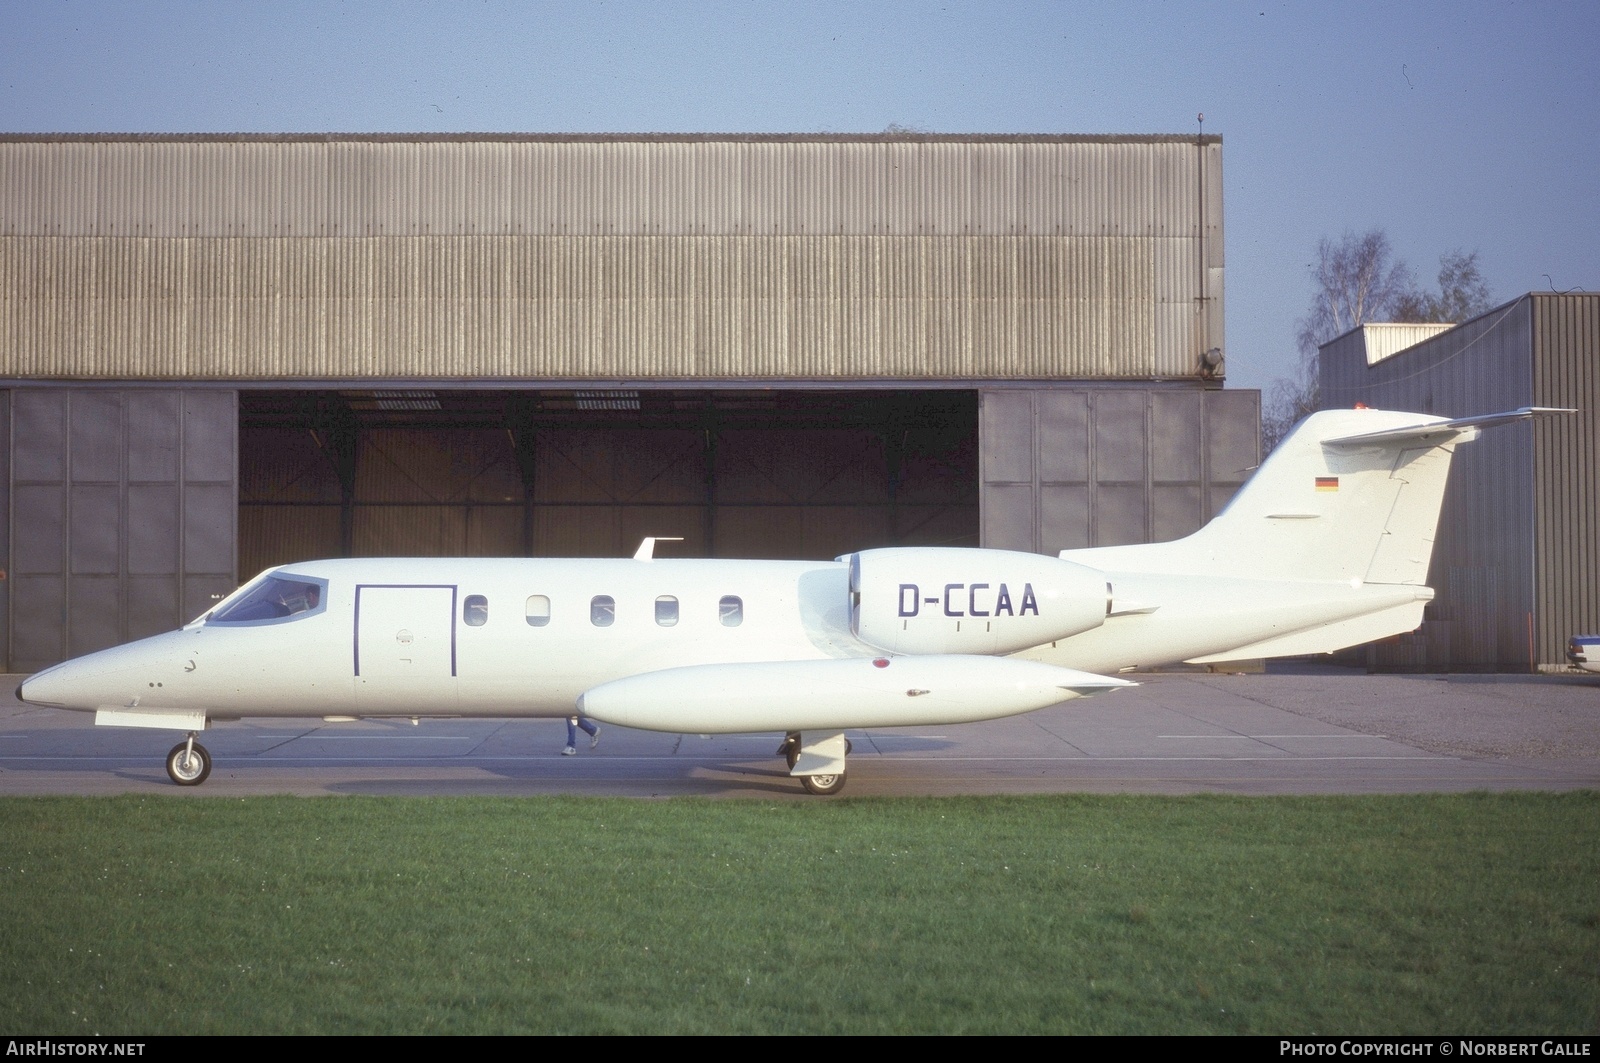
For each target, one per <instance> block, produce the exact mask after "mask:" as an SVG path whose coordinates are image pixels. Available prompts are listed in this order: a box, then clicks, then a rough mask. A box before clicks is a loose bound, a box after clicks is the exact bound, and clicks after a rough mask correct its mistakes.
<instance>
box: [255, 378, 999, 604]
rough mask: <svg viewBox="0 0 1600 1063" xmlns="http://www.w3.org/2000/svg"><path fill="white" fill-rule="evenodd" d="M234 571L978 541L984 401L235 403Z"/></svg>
mask: <svg viewBox="0 0 1600 1063" xmlns="http://www.w3.org/2000/svg"><path fill="white" fill-rule="evenodd" d="M239 407H240V465H239V568H240V570H241V572H256V571H259V570H260V569H263V568H266V567H268V566H269V565H276V564H282V563H285V562H288V561H294V560H301V559H304V558H308V557H342V556H476V557H485V556H518V555H524V556H544V557H619V556H626V555H627V554H628V553H630V552H632V550H633V549H634V548H635V547H636V546H637V545H638V543H639V541H640V539H641V538H643V537H644V536H646V535H655V536H678V537H681V538H682V539H683V542H682V543H681V544H663V545H662V546H661V547H660V552H661V554H662V556H686V557H771V558H811V557H833V556H837V555H838V554H842V553H845V552H847V551H849V550H854V549H859V548H860V547H861V545H862V544H864V543H865V544H871V545H950V546H976V545H977V544H978V475H977V454H978V420H977V408H978V401H977V395H976V394H975V393H974V392H972V391H966V390H962V391H904V392H869V391H827V392H814V391H803V392H802V391H790V390H782V391H780V390H764V391H759V390H736V389H724V390H692V389H677V388H674V389H648V388H647V389H584V390H574V391H551V390H532V391H469V390H450V391H444V390H433V389H423V388H403V389H376V390H360V391H358V390H343V391H309V390H306V391H245V392H241V393H240V397H239Z"/></svg>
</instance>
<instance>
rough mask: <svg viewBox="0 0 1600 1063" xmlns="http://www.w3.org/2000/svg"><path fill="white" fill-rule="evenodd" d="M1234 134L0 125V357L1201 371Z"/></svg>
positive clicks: (203, 362)
mask: <svg viewBox="0 0 1600 1063" xmlns="http://www.w3.org/2000/svg"><path fill="white" fill-rule="evenodd" d="M1222 249H1223V239H1222V215H1221V143H1220V139H1219V138H1216V137H1206V138H1204V139H1203V140H1200V141H1197V140H1196V139H1194V138H1177V137H1126V138H1089V137H1078V138H1073V137H1011V138H1007V137H909V138H848V137H817V138H801V137H793V138H736V137H654V138H650V137H645V138H622V137H617V138H545V139H539V138H497V139H467V138H435V139H413V140H405V139H401V138H378V137H370V138H358V137H352V138H340V139H312V138H283V139H271V138H220V137H219V138H188V139H179V138H166V139H162V138H127V139H122V140H116V139H109V138H92V137H85V138H61V139H54V140H52V139H49V138H45V137H12V138H8V139H4V140H0V375H3V376H13V377H52V376H68V375H71V376H82V377H98V378H126V377H139V378H162V379H180V378H181V379H213V380H229V379H241V378H248V379H297V378H323V379H326V378H345V379H356V378H386V379H394V378H408V377H409V378H443V377H451V376H474V377H506V378H516V377H520V378H539V379H548V380H581V379H629V380H652V379H673V378H690V377H692V378H699V379H750V378H761V379H774V380H785V379H805V380H813V379H815V380H838V379H855V378H868V377H880V378H881V377H893V378H907V379H930V378H949V377H958V378H969V379H980V378H995V379H1034V378H1049V377H1056V376H1073V377H1091V378H1109V379H1122V378H1148V377H1151V376H1157V377H1168V378H1170V377H1196V376H1198V373H1199V357H1200V354H1201V353H1202V352H1204V351H1205V350H1208V349H1209V348H1212V347H1216V348H1224V346H1225V345H1224V343H1223V335H1222V267H1223V258H1222Z"/></svg>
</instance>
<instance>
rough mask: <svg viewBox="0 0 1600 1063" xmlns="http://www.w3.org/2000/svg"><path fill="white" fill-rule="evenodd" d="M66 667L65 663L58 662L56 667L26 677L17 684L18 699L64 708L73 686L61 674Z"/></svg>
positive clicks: (32, 703) (29, 702)
mask: <svg viewBox="0 0 1600 1063" xmlns="http://www.w3.org/2000/svg"><path fill="white" fill-rule="evenodd" d="M66 667H67V666H66V665H64V664H58V665H56V666H55V667H54V668H46V669H45V670H44V671H42V672H36V673H35V674H33V675H30V676H29V677H28V678H26V679H24V680H23V681H22V682H21V683H19V684H18V685H17V700H18V701H25V702H27V703H28V704H29V705H46V706H50V707H53V708H64V707H65V706H66V704H67V695H68V692H69V689H70V687H71V684H70V682H64V681H63V680H64V678H65V677H64V676H62V675H61V672H62V671H63V670H64V669H65V668H66Z"/></svg>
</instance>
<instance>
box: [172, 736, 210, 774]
mask: <svg viewBox="0 0 1600 1063" xmlns="http://www.w3.org/2000/svg"><path fill="white" fill-rule="evenodd" d="M194 734H195V733H194V732H193V731H190V732H189V737H188V738H187V739H185V740H184V741H182V742H179V743H178V744H177V745H175V746H173V747H172V752H170V753H168V754H167V778H169V779H171V780H172V781H173V782H175V783H177V784H178V785H179V786H199V785H200V784H201V783H203V782H205V781H206V776H208V775H210V774H211V754H210V753H209V752H207V751H206V747H205V746H203V745H201V744H200V743H199V742H196V741H195V740H194Z"/></svg>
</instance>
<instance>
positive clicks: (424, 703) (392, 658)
mask: <svg viewBox="0 0 1600 1063" xmlns="http://www.w3.org/2000/svg"><path fill="white" fill-rule="evenodd" d="M455 613H456V588H455V587H453V586H415V587H412V586H407V587H395V586H372V585H362V586H358V587H356V622H355V626H356V631H355V681H356V703H357V705H358V707H359V710H360V711H361V712H363V713H376V712H393V713H396V714H416V715H420V716H431V715H435V714H439V715H448V714H451V713H453V712H454V711H455V706H456V644H455Z"/></svg>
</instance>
